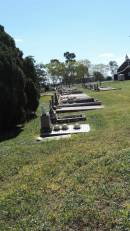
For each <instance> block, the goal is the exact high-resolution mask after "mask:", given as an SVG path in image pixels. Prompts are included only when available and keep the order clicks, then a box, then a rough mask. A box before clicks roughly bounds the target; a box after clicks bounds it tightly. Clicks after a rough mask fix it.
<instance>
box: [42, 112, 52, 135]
mask: <svg viewBox="0 0 130 231" xmlns="http://www.w3.org/2000/svg"><path fill="white" fill-rule="evenodd" d="M51 131H52V124H51V119H50V115H49V113H43V114H42V115H41V134H44V133H49V132H51Z"/></svg>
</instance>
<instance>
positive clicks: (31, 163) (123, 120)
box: [0, 81, 130, 231]
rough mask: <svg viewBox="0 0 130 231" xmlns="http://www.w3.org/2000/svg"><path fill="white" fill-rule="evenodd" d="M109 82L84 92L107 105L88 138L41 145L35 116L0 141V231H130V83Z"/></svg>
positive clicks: (93, 118) (95, 114) (96, 114)
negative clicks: (104, 89) (103, 88)
mask: <svg viewBox="0 0 130 231" xmlns="http://www.w3.org/2000/svg"><path fill="white" fill-rule="evenodd" d="M107 85H108V83H107ZM109 85H112V86H113V87H121V90H115V91H107V92H93V91H89V90H86V89H84V92H86V93H87V94H89V95H91V96H94V97H95V98H97V99H99V100H101V101H102V102H103V104H104V105H105V108H104V109H101V110H97V111H91V112H86V116H87V123H89V124H90V126H91V132H90V133H86V134H78V135H73V136H72V138H71V139H65V140H60V141H51V142H43V143H38V142H36V140H35V137H36V136H37V135H39V130H40V120H39V117H38V118H37V119H35V120H33V121H31V122H29V123H27V124H26V125H25V127H24V130H23V131H22V132H21V133H20V134H19V135H18V136H17V137H15V138H12V139H8V140H3V141H2V142H1V143H0V231H6V230H11V231H15V230H18V231H24V230H26V231H31V230H34V231H77V230H80V231H91V230H92V231H97V230H98V231H109V230H114V231H118V230H120V231H129V230H130V81H125V82H114V83H109ZM48 100H49V96H44V97H42V98H41V103H42V102H43V103H44V104H47V103H48ZM38 114H39V115H40V107H39V110H38Z"/></svg>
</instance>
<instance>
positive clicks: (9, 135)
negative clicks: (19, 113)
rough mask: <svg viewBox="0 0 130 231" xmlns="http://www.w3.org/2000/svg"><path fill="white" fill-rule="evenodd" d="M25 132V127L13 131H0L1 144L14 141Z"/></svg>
mask: <svg viewBox="0 0 130 231" xmlns="http://www.w3.org/2000/svg"><path fill="white" fill-rule="evenodd" d="M22 131H23V126H17V127H15V128H12V129H11V130H6V131H0V142H3V141H5V140H9V139H13V138H15V137H17V136H18V135H19V134H20V133H21V132H22Z"/></svg>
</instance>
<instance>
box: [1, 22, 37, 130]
mask: <svg viewBox="0 0 130 231" xmlns="http://www.w3.org/2000/svg"><path fill="white" fill-rule="evenodd" d="M29 86H31V87H29ZM28 88H31V90H30V91H28V90H27V89H28ZM35 90H36V91H35ZM32 94H33V97H31V95H32ZM38 96H39V93H38V90H37V75H36V72H35V68H34V63H33V60H32V59H31V58H25V59H24V58H23V53H22V51H20V50H19V49H18V48H17V47H16V45H15V41H14V39H13V38H12V37H11V36H10V35H9V34H7V33H6V32H5V30H4V27H3V26H0V105H1V109H0V129H1V130H3V129H9V128H12V127H14V126H16V125H17V124H21V123H23V122H25V120H26V118H27V115H28V109H29V111H30V112H32V111H35V110H36V108H37V106H38ZM36 101H37V103H36ZM33 103H34V105H33V106H32V104H33Z"/></svg>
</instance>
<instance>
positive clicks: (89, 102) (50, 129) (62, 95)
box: [40, 88, 104, 140]
mask: <svg viewBox="0 0 130 231" xmlns="http://www.w3.org/2000/svg"><path fill="white" fill-rule="evenodd" d="M103 107H104V106H103V105H102V103H101V102H100V101H99V100H96V99H94V98H93V97H90V96H88V95H86V94H84V93H83V92H82V91H80V90H77V89H70V88H69V89H68V88H59V89H57V90H56V92H55V93H54V95H52V96H51V100H50V102H49V112H45V110H43V111H42V115H41V132H40V133H41V135H40V136H41V137H42V138H43V139H44V140H45V138H48V137H49V138H52V137H53V138H56V137H58V138H62V137H68V135H69V137H70V134H73V133H85V132H89V131H90V125H89V124H86V123H81V121H86V116H85V115H83V114H81V112H82V111H89V110H94V109H100V108H103ZM73 112H76V114H72V113H73ZM79 112H80V114H79ZM65 114H67V115H65Z"/></svg>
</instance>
